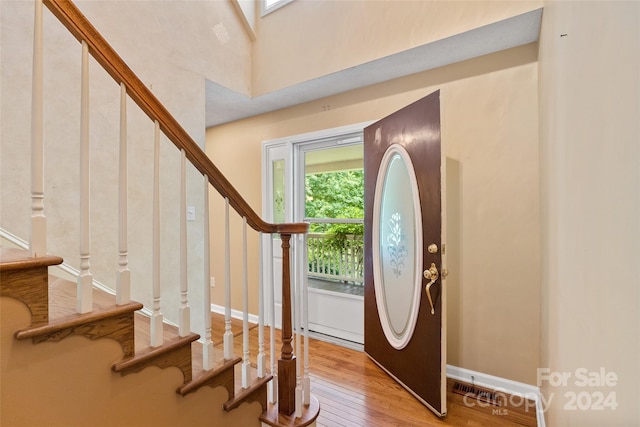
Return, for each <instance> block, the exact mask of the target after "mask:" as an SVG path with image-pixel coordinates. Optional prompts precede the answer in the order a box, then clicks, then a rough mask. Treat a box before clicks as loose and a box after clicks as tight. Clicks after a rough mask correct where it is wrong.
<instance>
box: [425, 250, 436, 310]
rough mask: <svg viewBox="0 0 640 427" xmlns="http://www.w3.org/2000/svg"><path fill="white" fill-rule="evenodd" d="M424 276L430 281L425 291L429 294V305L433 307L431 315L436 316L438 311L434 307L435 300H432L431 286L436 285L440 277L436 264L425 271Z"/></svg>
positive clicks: (432, 264)
mask: <svg viewBox="0 0 640 427" xmlns="http://www.w3.org/2000/svg"><path fill="white" fill-rule="evenodd" d="M423 275H424V278H425V279H428V280H429V283H427V286H426V289H425V291H426V292H427V297H428V298H429V305H430V306H431V314H436V310H435V308H434V306H433V299H432V298H431V285H433V284H434V283H436V280H438V277H439V274H438V268H437V267H436V265H435V263H433V262H432V263H431V267H429V269H428V270H425V271H424V273H423Z"/></svg>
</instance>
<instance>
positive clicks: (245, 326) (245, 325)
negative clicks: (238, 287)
mask: <svg viewBox="0 0 640 427" xmlns="http://www.w3.org/2000/svg"><path fill="white" fill-rule="evenodd" d="M248 276H249V269H248V267H247V218H246V217H243V218H242V388H248V387H249V382H250V380H251V378H250V368H251V364H250V362H249V277H248Z"/></svg>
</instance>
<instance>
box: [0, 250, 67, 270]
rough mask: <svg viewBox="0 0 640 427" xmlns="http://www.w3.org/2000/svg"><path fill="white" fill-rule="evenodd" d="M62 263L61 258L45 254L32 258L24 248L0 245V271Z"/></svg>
mask: <svg viewBox="0 0 640 427" xmlns="http://www.w3.org/2000/svg"><path fill="white" fill-rule="evenodd" d="M58 264H62V258H60V257H58V256H53V255H45V256H41V257H36V258H32V257H31V256H30V255H29V252H27V251H26V250H24V249H19V248H8V247H4V246H1V247H0V271H10V270H18V269H23V268H33V267H48V266H51V265H58Z"/></svg>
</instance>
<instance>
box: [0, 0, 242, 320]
mask: <svg viewBox="0 0 640 427" xmlns="http://www.w3.org/2000/svg"><path fill="white" fill-rule="evenodd" d="M33 4H34V2H30V1H2V2H0V7H1V10H2V17H1V19H2V22H1V24H2V25H1V26H0V36H1V43H2V46H1V49H0V52H1V70H0V75H1V76H2V79H1V89H0V90H1V91H2V98H1V123H2V128H1V131H0V132H1V144H2V145H1V152H2V156H1V158H0V162H1V164H0V173H1V179H0V182H1V187H0V189H1V200H2V203H1V207H0V226H1V227H2V228H4V229H6V230H8V231H10V232H11V233H13V234H15V235H17V236H18V237H20V238H22V239H25V240H26V239H27V238H28V235H29V231H28V224H29V221H28V218H29V216H30V203H31V202H30V196H29V192H30V175H29V164H30V161H29V153H30V122H31V119H30V116H31V113H30V108H31V63H32V43H33V41H32V40H33V39H32V37H33V36H32V34H33ZM78 7H79V8H80V9H81V11H82V12H83V13H84V14H86V15H87V17H88V18H89V19H90V20H91V21H92V23H93V24H94V26H95V27H96V28H97V29H98V30H99V31H100V32H101V33H102V34H103V36H104V37H105V38H106V39H107V40H108V42H109V43H110V44H111V45H112V46H113V47H114V48H115V49H116V50H117V51H118V53H119V54H120V55H121V56H122V57H123V58H124V60H125V61H126V62H127V63H128V65H129V66H130V67H131V68H132V69H133V70H134V72H135V73H137V74H138V76H139V77H140V78H141V80H142V81H143V82H144V83H145V84H147V85H148V86H149V87H150V88H151V90H152V91H153V92H154V94H155V95H156V96H157V97H158V98H159V99H160V100H161V101H162V102H163V103H164V104H165V106H166V107H167V109H168V110H169V111H170V112H171V113H172V114H174V116H175V117H176V118H177V120H178V121H179V122H180V124H181V125H182V126H183V127H184V128H185V129H186V130H187V132H188V133H189V134H190V135H191V136H192V138H193V139H194V140H195V141H196V142H197V143H198V144H201V146H204V139H205V121H204V108H205V105H204V103H205V94H204V83H205V82H204V78H205V77H207V78H210V79H212V80H215V81H218V82H220V83H221V84H224V85H226V86H227V87H230V88H232V89H234V90H238V91H241V92H248V91H249V84H250V74H249V73H250V52H251V48H250V41H249V40H248V38H247V36H246V35H245V33H244V30H243V28H242V26H241V24H240V23H239V22H238V20H237V17H236V15H235V13H234V11H233V8H232V6H231V5H230V4H229V3H228V2H192V1H172V2H139V1H123V2H108V1H81V2H78ZM219 23H222V24H223V25H224V28H225V29H226V31H227V34H228V36H229V39H228V40H227V41H226V42H225V43H222V42H221V41H219V40H218V39H217V37H216V36H215V34H214V32H213V30H212V27H213V26H214V25H216V24H219ZM176 31H179V34H180V36H179V37H178V36H176ZM44 40H45V41H44V45H45V56H44V60H45V65H44V75H45V82H44V90H45V97H46V102H45V107H44V119H45V125H44V128H45V131H44V132H45V168H46V170H45V213H46V215H47V217H48V224H49V225H48V238H49V247H48V251H49V253H52V254H56V255H59V256H62V257H64V259H65V261H66V262H67V263H69V264H70V265H72V266H75V267H76V268H77V267H78V265H79V249H78V248H79V238H78V236H79V231H78V230H79V226H78V218H79V201H78V191H79V190H78V189H79V134H80V131H79V105H80V94H79V80H78V79H79V75H80V64H79V61H80V44H79V43H78V42H77V41H76V40H75V39H73V38H72V37H71V36H70V35H69V34H68V32H67V31H66V30H65V29H64V28H63V27H62V26H61V25H60V24H59V23H58V22H57V20H55V18H54V17H53V15H52V14H51V13H50V12H49V11H48V10H46V9H45V11H44ZM220 64H223V65H224V66H221V65H220ZM90 75H91V79H90V80H91V87H90V94H91V95H90V96H91V100H90V103H91V123H90V135H91V136H90V138H91V163H92V170H91V188H92V201H91V216H92V227H91V233H92V242H91V253H92V256H91V269H92V273H93V274H94V278H95V279H96V280H98V281H100V282H102V283H104V284H106V285H107V286H110V287H112V288H114V287H115V281H116V270H117V268H118V256H117V255H118V246H117V218H118V212H117V177H118V169H117V168H118V164H117V162H118V126H119V124H118V120H119V88H118V86H117V85H116V84H115V83H114V82H113V80H111V79H110V78H109V77H108V76H107V75H106V73H104V71H102V69H101V68H100V67H99V66H97V65H96V63H95V62H93V61H92V63H91V66H90ZM128 118H129V122H128V136H129V149H128V155H129V183H130V185H129V248H128V249H129V262H130V269H131V271H132V287H133V290H132V297H133V298H134V299H136V300H138V301H140V302H143V303H145V305H146V306H149V305H150V302H151V254H152V240H151V206H152V204H151V194H152V192H151V188H152V187H151V184H152V177H153V171H152V168H151V163H152V161H151V160H152V159H153V124H152V123H151V122H150V121H149V119H148V118H147V117H146V116H144V115H143V114H142V113H141V112H140V110H138V109H137V107H136V106H135V104H133V102H131V101H129V104H128ZM161 145H162V148H161V158H162V160H161V167H162V173H161V176H162V178H161V179H162V182H161V196H160V197H161V202H160V203H161V211H162V213H161V220H162V221H163V224H165V226H164V227H163V228H162V237H161V253H162V270H161V286H162V305H163V309H162V311H163V314H164V315H165V317H166V318H167V319H169V320H172V321H174V322H175V321H177V311H178V304H177V302H178V301H179V291H178V290H177V286H176V285H177V284H178V283H179V270H180V269H179V256H178V252H177V249H178V246H179V240H178V232H179V226H178V218H179V209H178V200H179V199H178V191H179V187H178V182H179V164H180V163H179V153H178V151H177V150H176V149H175V148H174V147H173V145H172V144H171V143H170V142H169V141H168V140H166V139H163V140H162V142H161ZM203 199H204V197H203V189H202V179H201V178H200V175H199V173H197V172H195V171H194V170H190V171H189V172H188V196H187V203H188V205H191V206H195V207H196V221H195V222H190V223H189V224H188V234H189V261H188V262H189V279H190V294H191V297H192V301H194V302H193V303H192V306H194V307H195V308H193V309H192V319H193V322H194V327H195V328H196V330H197V331H202V330H203V329H202V324H203V319H204V310H203V308H201V305H199V304H197V301H201V300H202V295H203V292H204V291H203V285H206V286H208V280H206V281H205V280H204V278H203V275H202V271H203V259H202V258H203V249H202V248H203V245H202V243H203V237H202V230H203V221H202V218H203ZM198 324H200V326H198Z"/></svg>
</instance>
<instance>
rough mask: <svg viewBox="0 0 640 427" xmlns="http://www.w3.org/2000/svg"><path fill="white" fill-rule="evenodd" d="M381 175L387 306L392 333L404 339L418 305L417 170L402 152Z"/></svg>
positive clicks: (382, 264) (382, 272)
mask: <svg viewBox="0 0 640 427" xmlns="http://www.w3.org/2000/svg"><path fill="white" fill-rule="evenodd" d="M387 160H388V161H386V162H383V163H384V164H383V165H381V169H380V172H379V173H382V174H384V177H383V178H381V184H382V189H381V190H382V191H381V192H380V194H379V197H380V200H379V205H378V206H379V215H380V217H379V223H378V224H379V230H378V233H379V234H378V238H377V239H376V240H377V242H378V243H377V245H378V251H377V252H378V253H379V256H380V263H379V265H380V272H379V274H378V276H379V278H378V280H379V281H380V282H381V293H382V294H383V297H384V298H383V301H384V303H383V306H384V311H385V312H386V317H387V318H388V320H389V325H390V331H391V333H392V335H393V336H395V337H396V338H397V339H401V338H402V337H403V336H404V335H405V334H406V333H407V332H410V331H409V330H410V329H412V328H411V324H412V323H411V322H412V316H413V315H414V313H413V311H414V309H413V307H414V306H415V301H416V298H417V296H416V292H415V287H416V278H415V269H416V260H415V256H416V249H415V245H416V229H415V222H416V213H415V208H416V206H415V203H416V200H418V203H419V199H416V198H417V194H414V190H413V185H412V180H411V178H412V175H411V174H413V173H414V172H413V167H412V165H410V164H409V165H408V164H407V163H406V161H405V157H404V156H403V155H401V153H400V152H391V153H389V156H388V158H387Z"/></svg>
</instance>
